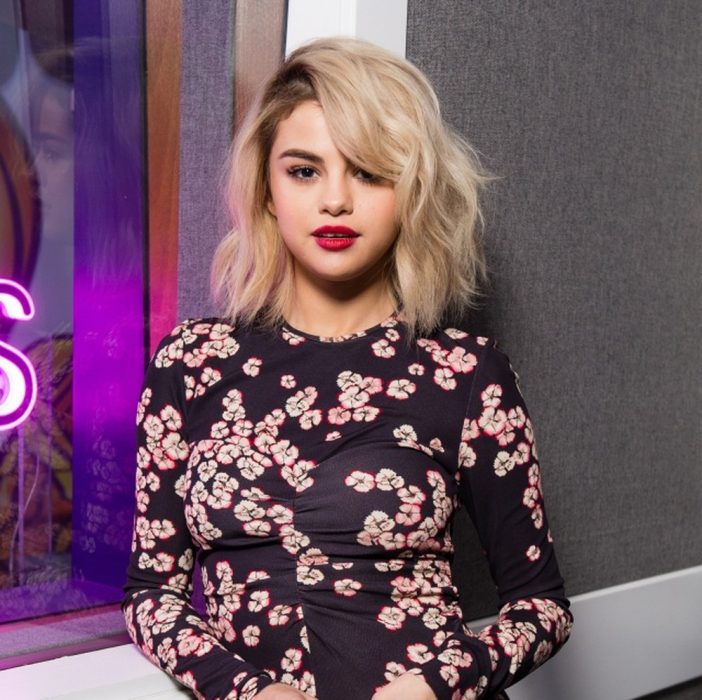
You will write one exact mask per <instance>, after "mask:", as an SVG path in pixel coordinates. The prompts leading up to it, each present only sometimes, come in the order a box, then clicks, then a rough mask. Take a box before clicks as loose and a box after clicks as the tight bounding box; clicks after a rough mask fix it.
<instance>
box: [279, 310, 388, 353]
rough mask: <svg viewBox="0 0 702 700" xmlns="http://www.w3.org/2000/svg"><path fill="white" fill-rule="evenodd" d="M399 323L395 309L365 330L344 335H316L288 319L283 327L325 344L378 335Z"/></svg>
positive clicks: (285, 329) (290, 331) (297, 334)
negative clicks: (289, 321) (296, 326)
mask: <svg viewBox="0 0 702 700" xmlns="http://www.w3.org/2000/svg"><path fill="white" fill-rule="evenodd" d="M397 324H398V319H397V311H393V312H392V313H391V314H390V315H389V316H387V317H386V318H384V319H383V320H382V321H380V322H379V323H376V324H375V325H374V326H371V327H370V328H365V329H364V330H362V331H356V332H355V333H345V334H344V335H336V336H324V335H314V334H312V333H307V332H306V331H301V330H300V329H299V328H295V326H293V325H291V324H290V323H288V322H287V321H283V326H282V329H283V331H284V332H285V331H287V332H288V333H291V334H293V335H294V336H299V337H301V338H305V339H306V340H313V341H315V342H317V343H324V344H325V345H335V344H337V343H346V342H348V341H349V340H357V339H358V338H365V337H367V336H372V335H376V334H378V332H379V331H385V329H387V328H394V327H395V326H397Z"/></svg>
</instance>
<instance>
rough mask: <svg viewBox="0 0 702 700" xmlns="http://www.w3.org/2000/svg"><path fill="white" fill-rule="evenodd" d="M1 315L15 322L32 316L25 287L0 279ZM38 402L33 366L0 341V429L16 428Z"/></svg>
mask: <svg viewBox="0 0 702 700" xmlns="http://www.w3.org/2000/svg"><path fill="white" fill-rule="evenodd" d="M0 315H3V316H6V317H7V318H11V319H14V320H17V321H28V320H29V319H30V318H32V316H34V302H33V301H32V298H31V297H30V296H29V294H28V293H27V291H26V290H25V289H24V287H22V286H20V285H19V284H17V283H16V282H13V281H12V280H6V279H0ZM36 400H37V377H36V374H35V372H34V367H32V363H31V362H30V361H29V360H28V359H27V357H25V355H23V354H22V353H21V352H20V351H19V350H17V349H16V348H13V347H12V346H11V345H8V344H7V343H3V342H2V341H0V430H10V429H11V428H15V427H16V426H18V425H19V424H20V423H21V422H22V421H23V420H25V419H26V418H27V416H28V415H29V414H30V413H31V412H32V409H33V408H34V404H35V403H36Z"/></svg>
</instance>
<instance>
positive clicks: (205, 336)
mask: <svg viewBox="0 0 702 700" xmlns="http://www.w3.org/2000/svg"><path fill="white" fill-rule="evenodd" d="M236 330H237V329H236V327H235V326H234V325H233V324H232V323H229V322H228V321H226V320H224V319H221V318H216V317H209V318H191V319H186V320H185V321H182V322H181V323H179V324H178V325H177V326H176V327H175V328H174V329H173V330H172V331H171V332H170V333H168V334H167V335H165V336H164V337H163V338H162V339H161V342H160V343H159V344H158V347H157V349H156V352H155V353H154V356H153V359H152V360H151V364H152V365H153V366H154V367H155V368H156V369H162V368H166V367H171V366H173V365H175V364H183V365H185V366H187V367H199V366H200V365H201V364H202V362H203V361H204V359H205V358H207V357H228V356H229V355H231V354H233V353H234V352H236V350H237V349H238V342H237V339H236Z"/></svg>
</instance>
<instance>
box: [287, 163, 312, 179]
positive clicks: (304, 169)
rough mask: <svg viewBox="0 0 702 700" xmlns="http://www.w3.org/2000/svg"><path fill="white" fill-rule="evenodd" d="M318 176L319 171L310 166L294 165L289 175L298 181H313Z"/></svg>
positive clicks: (289, 169)
mask: <svg viewBox="0 0 702 700" xmlns="http://www.w3.org/2000/svg"><path fill="white" fill-rule="evenodd" d="M316 174H317V171H316V170H315V169H314V168H313V167H311V166H309V165H294V166H293V167H291V168H288V175H290V177H294V178H296V179H298V180H311V179H312V178H313V177H314V176H315V175H316Z"/></svg>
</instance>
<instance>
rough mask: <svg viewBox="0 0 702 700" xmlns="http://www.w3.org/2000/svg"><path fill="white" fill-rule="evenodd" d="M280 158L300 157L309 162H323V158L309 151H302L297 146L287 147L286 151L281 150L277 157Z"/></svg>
mask: <svg viewBox="0 0 702 700" xmlns="http://www.w3.org/2000/svg"><path fill="white" fill-rule="evenodd" d="M282 158H301V159H302V160H309V161H310V162H311V163H323V162H324V158H322V157H321V156H318V155H317V154H316V153H310V151H302V150H300V149H298V148H289V149H288V150H287V151H283V152H282V153H281V154H280V155H279V156H278V159H279V160H280V159H282Z"/></svg>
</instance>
